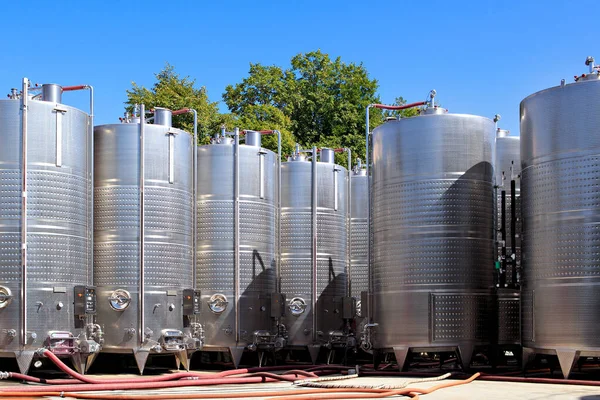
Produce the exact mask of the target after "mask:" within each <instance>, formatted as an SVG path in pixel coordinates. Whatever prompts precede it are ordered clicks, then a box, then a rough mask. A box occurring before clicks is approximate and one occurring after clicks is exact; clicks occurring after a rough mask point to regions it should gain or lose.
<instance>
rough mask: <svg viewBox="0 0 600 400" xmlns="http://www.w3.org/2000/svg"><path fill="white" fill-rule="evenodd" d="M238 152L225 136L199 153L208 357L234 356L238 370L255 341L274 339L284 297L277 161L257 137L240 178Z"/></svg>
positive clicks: (200, 260) (246, 151)
mask: <svg viewBox="0 0 600 400" xmlns="http://www.w3.org/2000/svg"><path fill="white" fill-rule="evenodd" d="M235 147H236V146H235V144H234V139H233V138H232V137H227V136H221V137H217V138H215V139H213V143H212V144H210V145H206V146H199V147H198V150H197V151H198V202H197V207H198V208H197V210H198V227H197V229H198V230H197V264H196V271H197V287H198V289H199V290H200V291H201V293H202V313H201V315H200V318H201V321H202V325H203V327H204V330H205V338H206V339H205V346H204V348H203V349H204V350H217V351H218V350H227V349H229V350H231V352H232V355H233V357H234V361H235V362H236V363H237V362H239V358H240V357H241V351H242V350H243V349H244V347H246V346H247V345H248V344H251V343H253V341H254V333H255V332H256V331H269V330H270V329H271V328H272V325H273V323H272V320H271V314H270V310H271V308H270V306H269V304H270V303H269V297H270V295H271V294H272V293H273V292H275V291H276V290H277V288H276V279H277V273H276V257H277V243H276V233H277V231H276V222H277V172H278V161H277V155H276V154H275V153H273V152H272V151H270V150H267V149H264V148H262V147H261V142H260V134H257V132H251V133H249V134H247V135H246V143H245V144H241V145H239V146H238V153H237V154H238V172H239V175H237V176H236V171H235V166H236V163H235V154H236V151H235ZM236 179H237V180H238V182H239V197H238V199H237V201H238V202H239V212H238V218H239V220H238V225H237V226H238V227H237V232H238V240H237V248H236V241H235V237H234V236H235V230H236V229H235V227H236V224H235V215H236V213H235V207H236V196H235V182H236ZM236 251H238V252H239V256H238V257H239V265H238V271H236V263H235V259H236ZM238 301H239V304H238ZM236 350H237V351H236Z"/></svg>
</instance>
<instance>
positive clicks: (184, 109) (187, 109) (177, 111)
mask: <svg viewBox="0 0 600 400" xmlns="http://www.w3.org/2000/svg"><path fill="white" fill-rule="evenodd" d="M188 112H190V109H189V108H182V109H181V110H175V111H172V112H171V114H172V115H179V114H185V113H188Z"/></svg>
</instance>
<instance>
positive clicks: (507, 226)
mask: <svg viewBox="0 0 600 400" xmlns="http://www.w3.org/2000/svg"><path fill="white" fill-rule="evenodd" d="M520 154H521V143H520V138H519V137H518V136H510V132H509V131H507V130H504V129H497V130H496V168H495V173H496V185H498V189H497V196H496V200H497V203H496V205H497V216H496V232H498V233H497V235H498V240H497V242H498V249H497V252H498V253H497V255H498V258H497V259H498V263H497V266H498V267H499V268H498V269H497V271H498V272H499V271H502V274H503V275H504V276H503V277H502V276H499V280H498V343H499V344H501V345H505V344H520V343H521V311H520V309H521V307H520V291H519V289H518V286H519V271H520V265H521V193H520V174H521V156H520ZM513 186H514V192H515V193H514V196H513V195H512V190H513ZM503 192H504V196H503V195H502V193H503ZM503 197H504V203H503V202H502V198H503ZM513 197H514V200H515V208H514V219H515V220H514V221H512V219H513V216H512V213H513V210H512V199H513ZM503 205H504V211H503V209H502V207H503ZM503 216H504V225H503V224H502V218H503ZM513 225H514V227H515V235H514V239H515V243H514V246H513V244H512V241H513V234H512V227H513ZM503 229H504V235H502V230H503ZM503 236H504V240H502V237H503ZM503 259H504V261H503Z"/></svg>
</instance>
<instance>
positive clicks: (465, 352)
mask: <svg viewBox="0 0 600 400" xmlns="http://www.w3.org/2000/svg"><path fill="white" fill-rule="evenodd" d="M473 350H475V349H474V346H473V345H471V344H464V345H460V346H458V356H459V359H460V363H461V365H462V369H463V371H468V370H469V367H470V366H471V359H472V358H473Z"/></svg>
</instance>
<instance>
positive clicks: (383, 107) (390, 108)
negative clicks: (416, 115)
mask: <svg viewBox="0 0 600 400" xmlns="http://www.w3.org/2000/svg"><path fill="white" fill-rule="evenodd" d="M426 104H427V102H426V101H418V102H416V103H410V104H403V105H401V106H390V105H387V104H369V105H368V106H367V110H368V109H369V107H373V108H379V109H382V110H393V111H398V110H406V109H407V108H413V107H419V106H424V105H426Z"/></svg>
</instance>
